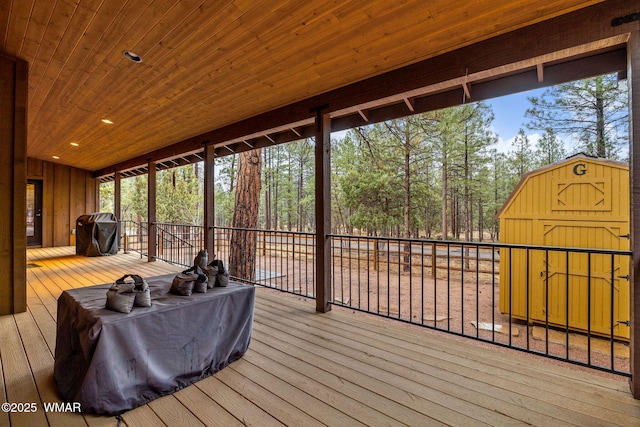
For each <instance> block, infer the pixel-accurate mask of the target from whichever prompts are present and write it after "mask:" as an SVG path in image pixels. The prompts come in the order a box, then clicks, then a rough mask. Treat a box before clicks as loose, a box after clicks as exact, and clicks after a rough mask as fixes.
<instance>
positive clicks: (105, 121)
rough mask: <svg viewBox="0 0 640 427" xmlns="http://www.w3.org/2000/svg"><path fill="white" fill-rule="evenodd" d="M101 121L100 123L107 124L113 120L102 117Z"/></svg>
mask: <svg viewBox="0 0 640 427" xmlns="http://www.w3.org/2000/svg"><path fill="white" fill-rule="evenodd" d="M101 121H102V123H106V124H108V125H112V124H113V122H112V121H111V120H109V119H102V120H101Z"/></svg>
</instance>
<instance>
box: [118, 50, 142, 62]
mask: <svg viewBox="0 0 640 427" xmlns="http://www.w3.org/2000/svg"><path fill="white" fill-rule="evenodd" d="M122 54H123V55H124V57H125V58H127V59H128V60H129V61H133V62H142V58H141V57H140V55H138V54H137V53H135V52H131V51H130V50H125V51H123V52H122Z"/></svg>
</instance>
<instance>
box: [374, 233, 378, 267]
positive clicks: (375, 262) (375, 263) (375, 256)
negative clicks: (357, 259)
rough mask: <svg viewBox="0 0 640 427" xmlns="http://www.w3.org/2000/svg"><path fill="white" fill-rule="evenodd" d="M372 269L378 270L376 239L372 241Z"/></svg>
mask: <svg viewBox="0 0 640 427" xmlns="http://www.w3.org/2000/svg"><path fill="white" fill-rule="evenodd" d="M373 269H374V270H376V271H378V241H377V240H374V241H373Z"/></svg>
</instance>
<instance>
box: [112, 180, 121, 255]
mask: <svg viewBox="0 0 640 427" xmlns="http://www.w3.org/2000/svg"><path fill="white" fill-rule="evenodd" d="M121 178H122V176H121V175H120V172H118V171H116V172H115V174H114V185H113V214H114V215H115V216H116V221H118V229H117V230H118V236H117V239H118V240H116V242H118V243H120V236H121V233H122V230H121V228H122V222H121V221H122V181H121Z"/></svg>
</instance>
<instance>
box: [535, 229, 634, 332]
mask: <svg viewBox="0 0 640 427" xmlns="http://www.w3.org/2000/svg"><path fill="white" fill-rule="evenodd" d="M628 233H629V228H628V225H626V224H618V223H614V224H611V223H609V224H604V225H598V224H597V223H575V222H574V223H564V224H562V223H561V224H557V223H556V224H545V225H544V226H543V241H544V245H545V246H561V247H578V248H580V247H582V248H596V247H597V248H606V249H622V250H626V249H628V248H629V239H628V237H622V236H625V235H628ZM536 257H537V258H538V260H536V261H534V262H533V264H532V265H533V266H540V271H539V274H538V273H537V272H535V271H534V272H533V276H534V277H533V278H532V279H533V281H535V282H536V283H538V286H534V287H533V289H532V291H533V295H532V297H533V298H532V302H533V305H534V306H533V307H531V310H532V313H534V315H533V317H534V318H535V317H537V318H538V320H539V321H543V322H545V321H547V316H546V313H547V310H548V321H549V323H550V324H555V325H557V326H560V327H566V326H567V325H568V326H569V328H570V329H576V330H580V331H585V332H586V331H587V330H588V328H589V322H588V319H589V317H590V318H591V325H590V331H591V333H594V334H599V335H604V336H607V337H609V336H610V335H611V324H612V322H613V334H614V336H615V337H616V338H621V339H627V340H628V339H629V332H630V331H629V327H628V326H626V325H625V324H621V323H620V322H626V321H628V320H629V319H630V316H629V281H628V280H627V279H624V278H621V277H620V276H627V275H628V271H629V259H628V258H627V257H620V256H612V255H601V254H593V255H591V256H589V255H588V254H586V253H575V252H572V253H569V255H568V256H567V253H566V252H561V251H552V250H550V251H537V252H536ZM536 276H537V277H536ZM547 281H548V286H547ZM547 293H548V295H549V299H548V306H547V302H546V295H547ZM567 295H568V296H569V299H568V301H567ZM589 296H590V298H589Z"/></svg>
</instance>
